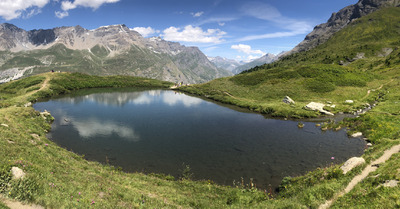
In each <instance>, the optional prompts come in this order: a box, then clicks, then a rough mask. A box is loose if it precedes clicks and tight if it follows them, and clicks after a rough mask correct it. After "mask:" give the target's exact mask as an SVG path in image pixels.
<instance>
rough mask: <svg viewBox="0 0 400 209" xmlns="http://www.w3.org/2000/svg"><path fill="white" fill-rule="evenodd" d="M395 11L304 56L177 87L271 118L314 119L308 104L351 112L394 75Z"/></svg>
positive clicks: (398, 20) (398, 57) (356, 25)
mask: <svg viewBox="0 0 400 209" xmlns="http://www.w3.org/2000/svg"><path fill="white" fill-rule="evenodd" d="M399 10H400V9H399V8H388V9H384V10H381V11H378V12H376V13H373V14H371V15H369V16H366V17H364V18H361V19H359V20H356V21H354V22H353V23H351V24H350V25H349V26H348V27H346V28H345V29H343V30H342V31H340V32H338V33H337V34H336V35H334V36H333V37H332V38H331V39H330V40H329V41H327V42H326V43H324V44H322V45H320V46H318V47H317V48H315V49H313V50H310V51H308V52H303V53H298V54H293V55H291V56H287V57H285V58H283V59H281V60H280V61H278V62H275V63H272V64H267V65H263V66H259V67H256V68H253V69H250V70H248V71H246V72H243V73H241V74H240V75H237V76H234V77H230V78H222V79H217V80H214V81H212V82H209V83H206V84H202V85H194V86H190V87H183V88H181V89H182V90H183V91H187V92H190V93H194V94H199V95H204V96H207V97H209V98H212V99H215V100H218V101H222V102H226V103H231V104H236V105H239V106H242V107H248V108H249V109H252V110H255V111H258V112H262V113H265V114H270V115H272V116H282V117H313V116H316V113H314V112H309V111H305V110H303V107H304V106H305V105H306V104H307V103H309V102H311V101H315V102H323V103H326V102H327V101H330V102H332V103H333V104H335V105H336V108H335V109H330V110H331V111H333V112H336V113H337V112H351V111H353V110H356V109H359V108H360V107H362V106H363V105H364V104H365V103H366V102H369V103H371V102H373V101H374V100H375V99H377V97H379V94H380V93H379V92H380V91H379V89H380V87H381V85H382V84H386V83H388V82H390V81H391V79H392V78H393V76H394V75H395V74H396V73H397V70H398V66H399V65H400V49H399V46H400V29H399V28H400V15H399V14H400V12H399ZM389 52H390V54H389ZM368 92H370V93H368ZM284 96H290V97H291V98H292V99H293V100H294V101H295V102H296V104H295V105H292V106H289V105H283V103H282V102H281V101H282V99H283V98H284ZM345 100H354V101H355V104H352V105H348V104H345V103H344V102H345Z"/></svg>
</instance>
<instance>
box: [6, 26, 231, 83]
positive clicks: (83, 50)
mask: <svg viewBox="0 0 400 209" xmlns="http://www.w3.org/2000/svg"><path fill="white" fill-rule="evenodd" d="M50 70H55V71H68V72H84V73H88V74H94V75H114V74H122V75H132V76H142V77H149V78H154V79H159V80H165V81H172V82H184V83H201V82H206V81H209V80H212V79H215V78H219V77H223V76H229V75H231V74H232V73H230V72H229V71H226V70H223V69H220V68H217V67H216V66H215V65H214V64H212V63H211V62H210V61H209V60H208V59H207V57H206V56H205V55H204V54H203V53H202V52H201V51H200V50H199V49H198V48H197V47H186V46H184V45H181V44H179V43H176V42H168V41H165V40H163V39H161V38H159V37H152V38H144V37H142V36H141V35H140V34H139V33H138V32H136V31H134V30H131V29H129V28H128V27H126V26H125V25H111V26H103V27H100V28H97V29H95V30H88V29H85V28H82V27H81V26H75V27H59V28H53V29H46V30H43V29H40V30H31V31H25V30H23V29H21V28H18V27H17V26H15V25H12V24H8V23H3V24H1V25H0V81H3V82H4V81H7V80H11V79H15V78H18V77H20V76H27V75H31V74H38V73H42V72H48V71H50Z"/></svg>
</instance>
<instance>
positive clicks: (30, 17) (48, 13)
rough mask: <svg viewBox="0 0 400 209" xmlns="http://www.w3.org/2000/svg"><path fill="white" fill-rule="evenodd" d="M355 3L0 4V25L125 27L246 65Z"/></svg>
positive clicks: (80, 0)
mask: <svg viewBox="0 0 400 209" xmlns="http://www.w3.org/2000/svg"><path fill="white" fill-rule="evenodd" d="M355 3H357V0H303V1H299V0H254V1H244V0H201V1H200V0H199V1H193V0H0V23H4V22H8V23H12V24H14V25H16V26H18V27H20V28H23V29H25V30H32V29H49V28H54V27H61V26H75V25H80V26H82V27H84V28H87V29H95V28H98V27H100V26H104V25H114V24H125V25H127V26H128V27H129V28H131V29H134V30H137V31H138V32H140V33H141V34H142V35H143V36H146V37H151V36H160V37H162V38H163V39H165V40H168V41H175V42H180V43H181V44H184V45H186V46H197V47H199V48H200V49H201V50H202V51H203V52H204V53H205V54H206V55H208V56H222V57H226V58H230V59H237V60H247V61H248V60H250V59H253V58H257V57H260V56H262V55H263V54H265V53H273V54H277V53H279V52H281V51H288V50H290V49H292V48H293V47H295V46H296V45H297V44H298V43H300V42H301V41H302V40H303V39H304V37H305V36H306V35H307V34H308V33H309V32H311V31H312V29H313V27H314V26H315V25H317V24H320V23H324V22H326V21H327V20H328V19H329V17H330V16H331V14H332V13H333V12H337V11H339V10H340V9H342V8H343V7H345V6H348V5H351V4H355Z"/></svg>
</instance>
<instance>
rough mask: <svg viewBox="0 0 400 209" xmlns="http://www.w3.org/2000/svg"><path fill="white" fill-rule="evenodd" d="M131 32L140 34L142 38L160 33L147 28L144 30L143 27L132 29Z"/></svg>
mask: <svg viewBox="0 0 400 209" xmlns="http://www.w3.org/2000/svg"><path fill="white" fill-rule="evenodd" d="M132 30H134V31H136V32H138V33H140V34H141V35H142V36H143V37H148V36H150V35H153V34H155V33H160V31H159V30H155V29H153V28H152V27H147V28H145V27H135V28H132Z"/></svg>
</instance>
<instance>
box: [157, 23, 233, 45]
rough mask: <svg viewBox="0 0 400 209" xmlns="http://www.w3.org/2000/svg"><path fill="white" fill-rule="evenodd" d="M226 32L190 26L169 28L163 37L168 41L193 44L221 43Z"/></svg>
mask: <svg viewBox="0 0 400 209" xmlns="http://www.w3.org/2000/svg"><path fill="white" fill-rule="evenodd" d="M225 35H226V32H224V31H221V30H220V29H207V30H206V31H203V29H202V28H200V27H193V26H192V25H188V26H186V27H185V28H183V29H181V28H176V27H169V28H167V29H165V30H164V31H163V34H162V37H163V38H164V39H165V40H167V41H177V42H180V41H182V42H191V43H215V44H216V43H221V42H222V41H224V40H223V39H222V38H223V37H224V36H225Z"/></svg>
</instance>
